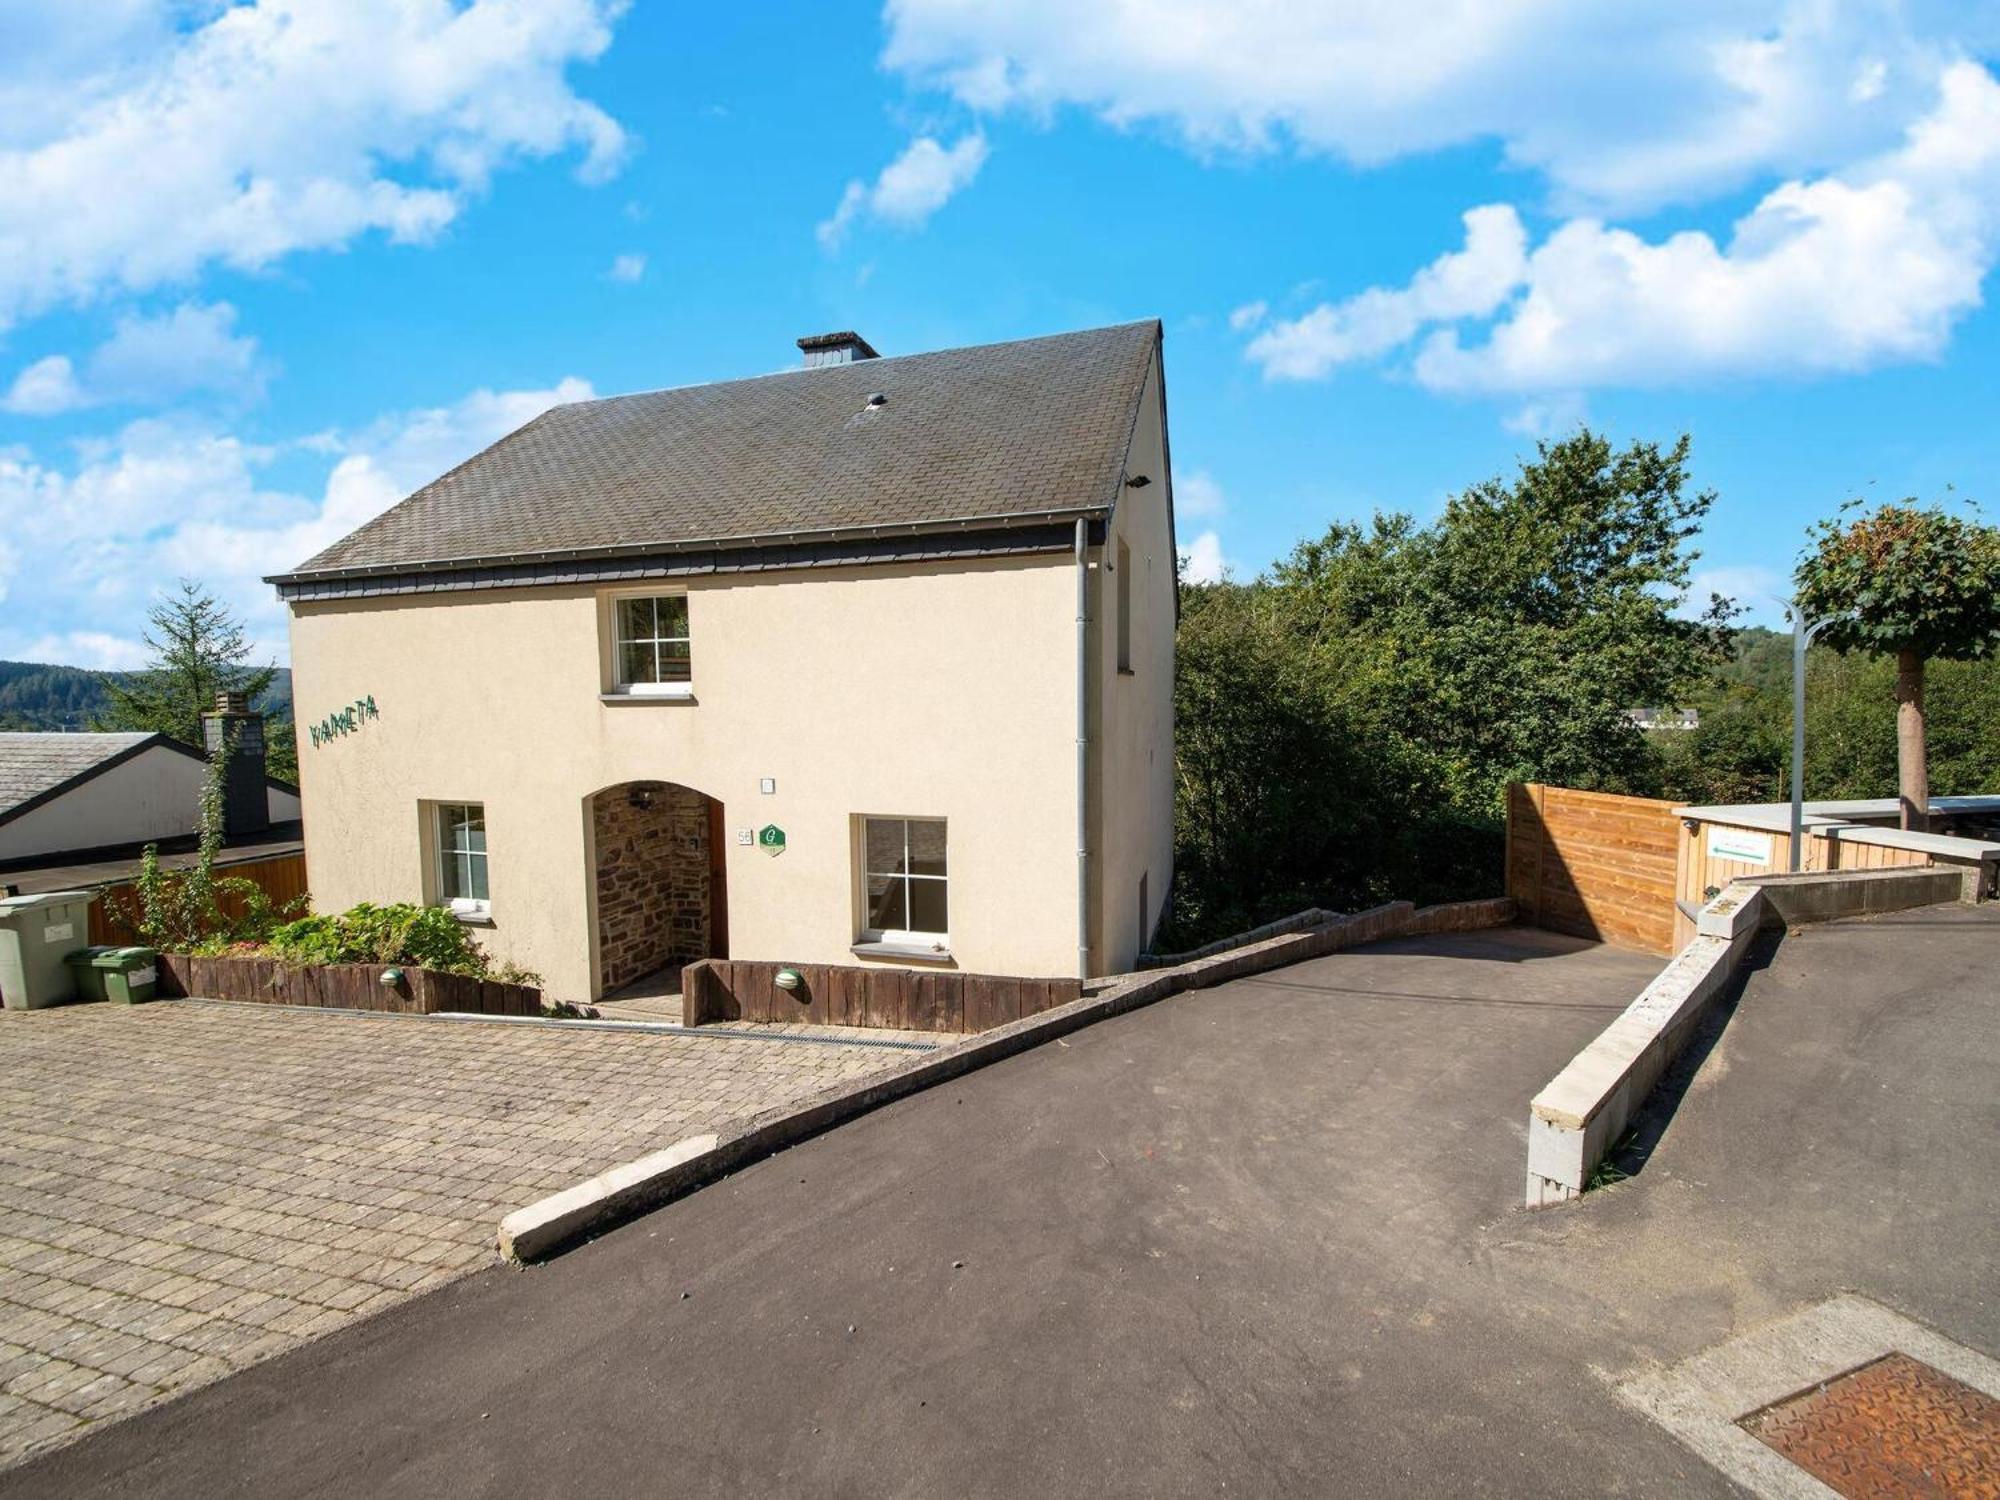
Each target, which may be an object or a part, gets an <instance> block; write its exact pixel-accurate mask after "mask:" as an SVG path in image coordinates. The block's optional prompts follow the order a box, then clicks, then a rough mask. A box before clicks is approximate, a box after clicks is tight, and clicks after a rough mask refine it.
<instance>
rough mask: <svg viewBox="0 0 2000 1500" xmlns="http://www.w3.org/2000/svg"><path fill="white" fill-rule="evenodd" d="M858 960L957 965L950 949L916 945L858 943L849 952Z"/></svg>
mask: <svg viewBox="0 0 2000 1500" xmlns="http://www.w3.org/2000/svg"><path fill="white" fill-rule="evenodd" d="M847 951H848V952H850V953H852V954H853V955H854V956H855V957H856V958H883V959H889V960H891V961H893V962H895V963H903V964H910V963H916V964H939V965H944V966H947V967H949V966H952V965H953V964H955V962H956V960H954V959H953V958H952V956H951V952H950V950H949V949H940V948H931V947H924V946H919V945H918V944H916V943H871V942H860V943H856V944H855V945H854V946H853V947H852V948H849V949H848V950H847Z"/></svg>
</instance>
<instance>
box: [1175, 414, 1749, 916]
mask: <svg viewBox="0 0 2000 1500" xmlns="http://www.w3.org/2000/svg"><path fill="white" fill-rule="evenodd" d="M1687 459H1688V443H1687V441H1686V439H1682V440H1681V441H1680V442H1679V443H1678V444H1676V445H1674V446H1672V447H1670V448H1664V449H1663V448H1660V447H1658V446H1656V445H1653V444H1648V443H1634V444H1632V445H1630V446H1629V447H1626V448H1624V449H1622V450H1614V448H1613V447H1612V445H1611V444H1610V443H1609V442H1608V441H1606V440H1605V439H1603V438H1601V437H1597V436H1595V435H1593V434H1590V433H1587V432H1585V433H1579V434H1578V435H1576V436H1575V437H1572V438H1569V439H1566V440H1565V441H1563V442H1560V443H1554V444H1545V445H1543V446H1542V447H1541V449H1540V450H1539V452H1538V453H1537V455H1536V457H1535V458H1534V459H1533V460H1532V461H1530V462H1528V463H1526V464H1524V465H1523V466H1522V468H1521V470H1520V472H1519V473H1518V474H1517V475H1514V476H1511V477H1506V478H1496V479H1492V480H1489V481H1487V482H1486V483H1483V484H1479V485H1475V486H1473V487H1472V488H1470V489H1468V490H1466V491H1465V492H1464V493H1462V494H1460V495H1458V496H1455V497H1454V498H1452V499H1451V500H1450V501H1449V502H1448V503H1447V504H1446V507H1445V510H1444V514H1443V515H1442V516H1440V517H1439V518H1438V519H1437V520H1436V521H1434V522H1432V523H1431V524H1429V525H1427V526H1420V525H1418V524H1417V523H1416V522H1415V521H1414V520H1413V519H1412V518H1411V517H1408V516H1402V515H1389V516H1377V517H1376V518H1375V519H1374V521H1373V522H1372V523H1369V524H1367V525H1356V524H1351V523H1342V524H1339V525H1336V526H1334V527H1333V528H1331V529H1330V530H1329V531H1328V532H1327V533H1326V534H1325V535H1324V536H1322V537H1319V538H1317V539H1314V540H1311V541H1307V542H1303V543H1301V544H1300V545H1299V546H1298V547H1297V548H1296V549H1295V550H1294V551H1293V552H1292V554H1291V556H1290V557H1289V558H1288V559H1286V560H1285V561H1284V562H1282V563H1279V564H1278V565H1277V566H1276V567H1274V568H1273V569H1272V570H1271V572H1270V574H1269V575H1268V576H1266V577H1263V578H1259V579H1257V580H1255V581H1254V582H1251V583H1248V584H1235V583H1220V584H1207V585H1200V586H1184V587H1183V588H1182V591H1181V600H1182V616H1181V628H1180V636H1179V644H1178V648H1177V652H1178V673H1177V680H1176V684H1175V724H1176V740H1177V747H1176V755H1177V772H1178V795H1177V800H1176V826H1177V832H1178V846H1179V847H1178V853H1177V856H1176V861H1177V864H1176V867H1177V869H1178V871H1179V874H1178V876H1177V880H1176V885H1175V897H1174V901H1175V905H1174V921H1173V927H1172V931H1171V933H1170V934H1169V935H1168V936H1167V937H1166V938H1163V940H1162V941H1163V942H1164V943H1166V944H1168V945H1170V946H1193V945H1194V944H1197V943H1200V942H1204V941H1206V940H1208V939H1209V938H1213V937H1218V936H1221V935H1223V934H1226V933H1228V932H1232V931H1240V930H1242V929H1243V928H1246V927H1250V926H1254V925H1256V924H1257V923H1260V922H1264V921H1267V920H1269V919H1271V918H1273V917H1277V916H1281V915H1284V914H1285V913H1287V912H1290V911H1294V910H1297V909H1299V908H1301V907H1305V906H1324V907H1332V908H1342V909H1350V910H1351V909H1354V908H1356V907H1359V906H1365V905H1369V904H1371V903H1373V902H1376V901H1382V900H1388V899H1393V898H1397V897H1403V898H1408V899H1411V900H1417V901H1426V900H1448V899H1452V898H1453V897H1457V896H1468V895H1483V894H1487V893H1490V891H1491V890H1492V887H1493V883H1494V880H1495V878H1496V873H1497V871H1498V870H1499V866H1500V860H1501V847H1502V829H1503V809H1504V793H1505V787H1506V783H1507V782H1508V781H1510V780H1516V779H1529V780H1547V781H1560V782H1563V783H1565V784H1567V785H1573V786H1586V787H1597V788H1602V789H1605V790H1640V789H1650V786H1651V783H1652V782H1653V780H1655V779H1656V778H1657V776H1658V767H1657V765H1656V763H1655V760H1654V757H1653V752H1652V751H1651V749H1650V747H1649V746H1648V745H1647V743H1646V737H1645V736H1644V735H1642V734H1641V733H1640V731H1639V729H1638V728H1637V726H1635V725H1634V724H1633V723H1632V721H1631V718H1630V717H1629V715H1628V714H1627V713H1626V710H1627V709H1630V708H1636V707H1642V706H1659V707H1678V706H1680V705H1681V704H1683V703H1685V702H1686V701H1687V697H1688V695H1689V694H1691V693H1692V692H1693V691H1694V690H1695V689H1696V687H1697V686H1698V685H1699V684H1700V683H1701V682H1702V680H1703V679H1704V678H1705V677H1706V676H1708V675H1709V674H1710V673H1712V672H1713V671H1714V670H1715V668H1716V667H1717V666H1718V665H1719V664H1720V663H1721V661H1722V660H1723V659H1724V657H1725V655H1726V652H1727V648H1728V642H1729V638H1730V632H1729V630H1728V629H1727V628H1726V626H1725V625H1724V624H1723V620H1724V618H1725V616H1726V614H1727V612H1728V611H1727V607H1726V606H1719V607H1717V606H1712V607H1711V610H1710V612H1709V614H1708V615H1707V616H1706V617H1705V618H1703V619H1700V620H1690V619H1685V618H1682V617H1681V615H1680V613H1679V610H1680V606H1681V601H1682V599H1683V598H1684V597H1685V594H1686V590H1687V585H1688V579H1689V573H1690V568H1689V565H1690V563H1692V561H1693V560H1694V557H1695V554H1694V552H1693V551H1692V549H1691V547H1690V545H1689V544H1690V541H1691V539H1692V537H1693V536H1694V534H1695V530H1696V527H1697V525H1698V523H1699V520H1700V518H1701V516H1702V515H1703V514H1704V513H1705V512H1706V511H1707V509H1708V507H1709V504H1710V500H1711V497H1710V496H1709V495H1708V494H1706V493H1704V492H1695V491H1694V490H1693V489H1692V488H1691V486H1690V485H1689V483H1688V475H1687Z"/></svg>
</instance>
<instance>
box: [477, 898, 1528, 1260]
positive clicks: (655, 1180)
mask: <svg viewBox="0 0 2000 1500" xmlns="http://www.w3.org/2000/svg"><path fill="white" fill-rule="evenodd" d="M1513 916H1514V903H1513V902H1512V901H1510V900H1508V899H1506V898H1504V897H1502V898H1499V899H1497V900H1491V901H1460V902H1453V903H1450V904H1448V905H1444V906H1427V907H1424V908H1423V909H1422V910H1418V909H1417V908H1415V907H1413V906H1412V905H1411V904H1410V903H1409V902H1407V901H1393V902H1390V903H1389V904H1388V905H1386V906H1378V907H1376V908H1374V909H1373V910H1371V911H1365V912H1359V913H1357V914H1356V915H1354V916H1351V917H1342V918H1340V919H1339V920H1338V921H1335V922H1332V923H1329V924H1327V925H1326V926H1324V927H1320V928H1315V929H1314V930H1313V931H1310V932H1303V933H1295V934H1291V935H1288V936H1285V937H1278V938H1272V939H1270V940H1268V941H1266V942H1262V943H1256V944H1253V945H1251V946H1249V947H1247V948H1239V949H1235V950H1233V951H1231V952H1229V953H1226V954H1222V955H1219V956H1217V957H1214V958H1207V959H1202V960H1199V961H1198V962H1195V963H1190V964H1182V965H1180V966H1178V967H1176V968H1171V969H1155V970H1152V971H1150V972H1146V973H1140V974H1129V975H1125V976H1123V977H1122V978H1121V979H1120V980H1118V981H1117V982H1116V983H1113V984H1112V985H1111V986H1110V987H1108V988H1106V989H1104V990H1101V991H1099V992H1098V993H1097V994H1094V995H1085V996H1084V997H1083V998H1081V999H1079V1000H1072V1001H1070V1002H1069V1003H1068V1004H1067V1005H1059V1006H1057V1007H1055V1008H1054V1009H1053V1010H1045V1011H1041V1012H1039V1013H1038V1014H1036V1015H1032V1016H1025V1017H1023V1018H1022V1019H1021V1020H1018V1021H1010V1022H1009V1023H1008V1024H1007V1025H1005V1026H996V1027H995V1028H994V1029H993V1030H991V1031H983V1032H980V1033H979V1034H978V1035H977V1036H971V1037H967V1038H966V1039H965V1040H963V1041H961V1042H959V1043H957V1044H956V1045H953V1046H947V1047H943V1048H941V1049H939V1050H938V1051H936V1052H931V1053H926V1054H924V1055H922V1056H919V1057H916V1058H913V1059H911V1060H910V1061H909V1062H907V1063H902V1064H900V1065H898V1066H896V1067H893V1068H890V1069H888V1070H886V1071H885V1072H882V1073H877V1074H874V1075H873V1076H871V1077H868V1078H863V1079H859V1080H857V1081H855V1082H852V1083H844V1084H838V1085H836V1086H835V1087H833V1088H830V1089H827V1090H825V1091H824V1092H822V1093H819V1094H816V1095H814V1096H812V1097H810V1098H808V1099H805V1100H804V1101H802V1102H800V1103H797V1104H789V1105H783V1106H780V1107H779V1108H776V1109H771V1110H766V1111H765V1112H764V1113H762V1114H759V1115H754V1116H752V1117H751V1118H750V1119H749V1120H747V1121H745V1122H744V1123H743V1124H741V1125H738V1126H735V1127H733V1128H731V1129H729V1130H726V1131H724V1132H722V1133H720V1134H718V1135H711V1136H695V1137H692V1138H690V1139H689V1140H687V1141H683V1142H681V1143H680V1144H679V1145H676V1146H670V1147H668V1148H667V1149H666V1150H664V1151H658V1152H654V1153H653V1154H652V1155H651V1156H645V1157H641V1158H640V1159H639V1160H637V1161H635V1162H629V1163H627V1164H626V1165H624V1166H622V1167H613V1168H612V1169H611V1170H610V1171H608V1172H604V1173H601V1174H599V1175H598V1176H597V1177H593V1178H591V1179H590V1180H589V1181H588V1182H582V1183H578V1184H577V1185H576V1186H575V1187H571V1188H565V1189H564V1190H563V1191H562V1192H560V1193H557V1194H555V1195H554V1196H553V1197H550V1198H545V1199H543V1200H542V1201H541V1202H540V1203H536V1204H531V1205H529V1206H528V1207H526V1208H523V1209H519V1210H517V1211H516V1212H514V1213H511V1214H509V1215H508V1216H507V1217H506V1218H504V1219H502V1220H501V1221H500V1228H499V1233H498V1236H497V1244H498V1248H499V1251H500V1255H501V1257H502V1258H503V1259H505V1260H509V1261H513V1262H515V1263H517V1264H519V1263H526V1262H529V1261H535V1260H542V1259H546V1258H548V1257H549V1256H550V1255H553V1254H555V1253H556V1252H557V1251H559V1250H562V1249H564V1248H566V1247H568V1246H569V1245H572V1244H575V1243H576V1242H577V1241H579V1240H582V1239H585V1238H587V1237H588V1236H590V1235H592V1234H596V1233H600V1232H602V1231H603V1230H605V1229H609V1228H610V1227H612V1225H614V1224H617V1223H620V1222H622V1221H624V1220H626V1219H630V1218H633V1217H635V1216H636V1215H638V1214H641V1213H644V1212H645V1211H647V1210H648V1209H653V1208H658V1207H659V1206H661V1205H662V1204H664V1203H668V1202H670V1201H672V1200H673V1199H675V1198H678V1197H681V1196H683V1195H684V1194H687V1193H690V1192H693V1191H694V1190H695V1189H696V1188H699V1187H704V1186H706V1185H707V1184H709V1183H711V1182H715V1181H717V1180H719V1179H720V1178H723V1177H726V1176H728V1175H729V1174H730V1173H731V1172H734V1171H736V1170H738V1169H739V1168H742V1167H746V1166H749V1165H750V1164H751V1163H752V1162H755V1161H759V1160H761V1159H763V1158H764V1157H767V1156H774V1155H776V1154H777V1153H778V1152H780V1151H782V1150H784V1149H785V1148H786V1147H787V1146H795V1145H797V1144H799V1143H800V1142H801V1141H805V1140H808V1139H810V1138H811V1137H813V1136H815V1135H819V1134H821V1133H822V1132H824V1131H827V1130H831V1129H832V1128H833V1127H834V1126H836V1125H841V1124H845V1123H846V1122H847V1121H849V1120H852V1119H855V1118H857V1117H858V1116H860V1115H864V1114H868V1113H870V1112H871V1111H873V1110H877V1109H880V1108H881V1107H882V1106H883V1105H885V1104H891V1103H894V1102H895V1101H896V1100H898V1099H901V1098H904V1097H906V1096H908V1095H910V1094H914V1093H918V1092H920V1091H921V1090H924V1089H928V1088H934V1087H936V1086H937V1085H938V1084H941V1083H949V1082H950V1081H951V1080H953V1079H955V1078H961V1077H963V1076H964V1075H965V1074H967V1073H970V1072H972V1071H974V1070H975V1069H978V1068H983V1067H987V1066H988V1065H990V1064H992V1063H996V1062H1000V1061H1003V1060H1004V1059H1006V1058H1009V1057H1012V1056H1014V1055H1015V1054H1016V1053H1019V1052H1025V1051H1027V1050H1028V1049H1029V1048H1031V1047H1037V1046H1040V1045H1041V1044H1042V1043H1044V1042H1050V1041H1054V1040H1055V1039H1056V1038H1057V1037H1060V1036H1066V1035H1068V1034H1069V1033H1070V1032H1072V1031H1079V1030H1081V1029H1082V1028H1084V1027H1085V1026H1089V1025H1092V1024H1094V1023H1096V1022H1098V1021H1103V1020H1108V1019H1110V1018H1111V1017H1112V1016H1116V1015H1122V1014H1124V1013H1125V1012H1126V1011H1130V1010H1137V1009H1139V1008H1140V1007H1141V1006H1145V1005H1152V1004H1154V1003H1155V1002H1157V1001H1160V1000H1165V999H1166V998H1168V997H1169V996H1171V995H1177V994H1180V993H1181V992H1182V991H1184V990H1194V989H1206V988H1208V987H1209V986H1211V985H1216V984H1223V983H1226V982H1227V981H1229V980H1231V979H1239V978H1242V977H1243V976H1245V975H1247V974H1253V973H1259V972H1262V971H1264V970H1267V969H1275V968H1282V967H1283V966H1285V965H1286V964H1292V963H1297V962H1298V961H1299V960H1300V959H1304V958H1318V957H1322V956H1324V955H1326V954H1328V953H1333V952H1336V951H1338V950H1339V949H1342V948H1351V947H1355V946H1357V945H1358V944H1362V943H1372V942H1378V941H1381V940H1382V939H1384V938H1392V937H1402V936H1406V935H1417V934H1422V933H1433V932H1465V931H1471V930H1473V929H1475V928H1480V927H1498V926H1502V925H1504V924H1505V923H1507V922H1510V921H1512V920H1513Z"/></svg>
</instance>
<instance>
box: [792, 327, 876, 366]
mask: <svg viewBox="0 0 2000 1500" xmlns="http://www.w3.org/2000/svg"><path fill="white" fill-rule="evenodd" d="M799 348H800V349H801V350H802V351H804V353H805V357H806V368H807V369H808V370H817V369H821V368H822V367H824V366H826V365H851V364H853V363H854V361H856V360H857V359H880V358H881V356H880V355H879V354H877V353H876V352H875V346H874V345H873V344H871V343H869V342H868V340H866V339H864V338H863V337H862V336H861V335H860V334H858V333H856V332H855V331H854V330H853V329H851V328H849V329H844V330H842V331H841V332H839V333H809V334H807V335H806V336H805V337H804V338H802V339H800V340H799Z"/></svg>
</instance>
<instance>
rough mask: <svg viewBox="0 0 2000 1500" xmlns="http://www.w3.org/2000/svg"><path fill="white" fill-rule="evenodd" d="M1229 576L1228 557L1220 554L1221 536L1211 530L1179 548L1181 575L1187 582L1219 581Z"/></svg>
mask: <svg viewBox="0 0 2000 1500" xmlns="http://www.w3.org/2000/svg"><path fill="white" fill-rule="evenodd" d="M1228 576H1229V559H1227V558H1226V557H1224V556H1223V555H1222V538H1221V537H1219V536H1217V535H1216V534H1215V533H1214V532H1213V531H1204V532H1203V533H1202V534H1201V535H1200V536H1198V537H1196V538H1195V539H1194V540H1193V541H1191V542H1189V543H1188V544H1187V545H1186V546H1185V547H1183V548H1181V577H1183V578H1185V579H1186V580H1187V581H1188V582H1189V583H1220V582H1221V581H1222V580H1223V579H1224V578H1226V577H1228Z"/></svg>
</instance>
